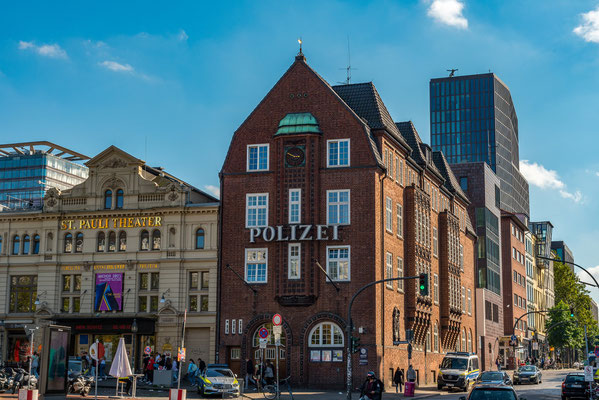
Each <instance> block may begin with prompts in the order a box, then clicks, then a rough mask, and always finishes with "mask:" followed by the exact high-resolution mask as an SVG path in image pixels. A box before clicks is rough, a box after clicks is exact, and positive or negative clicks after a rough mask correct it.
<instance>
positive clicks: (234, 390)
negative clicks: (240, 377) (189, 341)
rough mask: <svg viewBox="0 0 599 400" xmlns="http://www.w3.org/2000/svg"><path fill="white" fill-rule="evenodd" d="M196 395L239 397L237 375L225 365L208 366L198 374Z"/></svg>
mask: <svg viewBox="0 0 599 400" xmlns="http://www.w3.org/2000/svg"><path fill="white" fill-rule="evenodd" d="M198 393H199V394H200V395H201V396H206V395H211V394H219V395H225V394H228V395H234V396H239V395H240V394H241V393H240V387H239V381H237V375H235V374H234V373H233V371H231V370H230V369H229V366H228V365H226V364H208V365H207V366H206V369H205V370H204V371H203V372H202V373H201V374H200V379H199V384H198Z"/></svg>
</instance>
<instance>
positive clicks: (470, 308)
mask: <svg viewBox="0 0 599 400" xmlns="http://www.w3.org/2000/svg"><path fill="white" fill-rule="evenodd" d="M468 315H472V289H470V288H468Z"/></svg>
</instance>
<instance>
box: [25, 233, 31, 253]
mask: <svg viewBox="0 0 599 400" xmlns="http://www.w3.org/2000/svg"><path fill="white" fill-rule="evenodd" d="M30 243H31V238H30V237H29V235H25V236H23V254H29V250H30V246H29V245H30Z"/></svg>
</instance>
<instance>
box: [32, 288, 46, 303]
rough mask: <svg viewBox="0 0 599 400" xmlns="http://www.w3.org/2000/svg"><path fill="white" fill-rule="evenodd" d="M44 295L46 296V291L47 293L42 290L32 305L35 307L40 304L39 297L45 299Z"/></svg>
mask: <svg viewBox="0 0 599 400" xmlns="http://www.w3.org/2000/svg"><path fill="white" fill-rule="evenodd" d="M46 294H48V291H47V290H44V291H43V292H41V293H40V294H38V295H37V296H36V298H35V303H34V304H35V305H36V306H39V305H40V304H41V302H40V297H42V296H44V297H46Z"/></svg>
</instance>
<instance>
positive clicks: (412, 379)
mask: <svg viewBox="0 0 599 400" xmlns="http://www.w3.org/2000/svg"><path fill="white" fill-rule="evenodd" d="M406 378H408V382H416V371H414V367H412V364H410V366H409V367H408V372H407V373H406Z"/></svg>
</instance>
